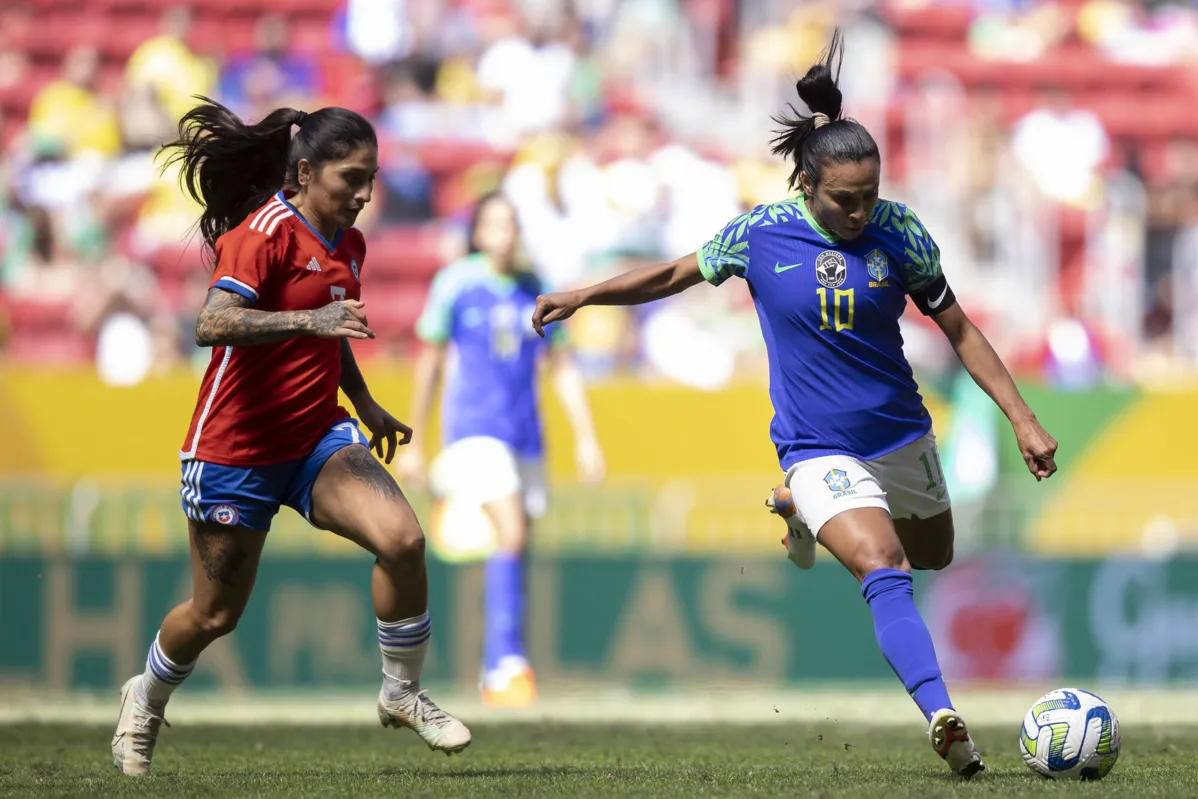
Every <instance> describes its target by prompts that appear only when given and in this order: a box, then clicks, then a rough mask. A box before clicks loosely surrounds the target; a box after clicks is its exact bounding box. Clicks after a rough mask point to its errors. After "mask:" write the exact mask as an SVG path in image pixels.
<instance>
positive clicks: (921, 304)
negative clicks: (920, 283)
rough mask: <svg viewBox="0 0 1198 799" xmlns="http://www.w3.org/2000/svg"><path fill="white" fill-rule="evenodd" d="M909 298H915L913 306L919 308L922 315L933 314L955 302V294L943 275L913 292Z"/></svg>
mask: <svg viewBox="0 0 1198 799" xmlns="http://www.w3.org/2000/svg"><path fill="white" fill-rule="evenodd" d="M911 299H913V300H915V307H917V308H919V311H920V313H922V314H923V315H924V316H935V315H936V314H938V313H940V312H941V311H944V310H946V309H948V308H951V307H953V305H955V304H956V303H957V295H956V294H953V289H952V286H950V285H949V284H948V280H947V279H946V278H945V277H944V275H940V277H938V278H936V279H935V280H933V281H932V282H931V283H929V284H928V285H926V286H924V287H923V288H922V289H920V290H919V291H916V292H913V293H912V294H911Z"/></svg>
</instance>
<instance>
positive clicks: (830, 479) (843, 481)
mask: <svg viewBox="0 0 1198 799" xmlns="http://www.w3.org/2000/svg"><path fill="white" fill-rule="evenodd" d="M824 482H825V483H826V484H827V485H828V490H829V491H846V490H848V487H849V486H851V485H852V484H853V483H852V481H851V480H849V475H848V473H847V472H845V471H844V470H843V469H829V470H828V473H827V474H825V475H824Z"/></svg>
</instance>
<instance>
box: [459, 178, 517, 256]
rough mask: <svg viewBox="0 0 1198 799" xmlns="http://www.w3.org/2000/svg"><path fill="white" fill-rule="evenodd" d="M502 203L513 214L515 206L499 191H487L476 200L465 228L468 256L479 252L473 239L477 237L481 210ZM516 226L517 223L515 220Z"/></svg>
mask: <svg viewBox="0 0 1198 799" xmlns="http://www.w3.org/2000/svg"><path fill="white" fill-rule="evenodd" d="M496 201H498V202H502V203H504V204H506V205H507V207H508V208H511V209H512V212H513V213H515V211H516V206H515V204H514V203H512V201H511V200H509V199H508V198H507V197H506V196H505V195H504V194H503V192H501V191H489V192H487V193H486V194H484V195H483V196H481V197H479V198H478V202H476V203H475V204H474V211H473V213H471V214H470V226H469V227H468V228H466V252H467V253H469V254H470V255H474V254H475V253H478V252H481V250H479V248H478V245H477V244H475V243H474V237H475V236H476V235H478V224H479V222H481V221H482V218H483V209H484V208H486V207H487V206H488V205H490V204H491V203H493V202H496ZM517 224H519V221H518V220H517Z"/></svg>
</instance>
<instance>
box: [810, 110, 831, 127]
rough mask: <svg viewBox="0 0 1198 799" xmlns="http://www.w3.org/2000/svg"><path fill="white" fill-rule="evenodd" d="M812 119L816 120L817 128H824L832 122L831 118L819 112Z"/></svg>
mask: <svg viewBox="0 0 1198 799" xmlns="http://www.w3.org/2000/svg"><path fill="white" fill-rule="evenodd" d="M811 118H812V119H813V120H815V127H817V128H822V127H823V126H824V125H827V124H828V123H829V122H831V121H832V118H831V117H829V116H828V115H827V114H823V113H820V112H819V111H816V112H815V113H814V114H812V115H811Z"/></svg>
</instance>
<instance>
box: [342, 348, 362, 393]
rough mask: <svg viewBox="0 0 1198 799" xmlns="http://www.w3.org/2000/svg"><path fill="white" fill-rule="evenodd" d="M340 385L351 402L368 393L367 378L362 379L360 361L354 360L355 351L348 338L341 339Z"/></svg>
mask: <svg viewBox="0 0 1198 799" xmlns="http://www.w3.org/2000/svg"><path fill="white" fill-rule="evenodd" d="M340 385H341V390H342V391H344V392H345V396H347V397H349V398H350V399H351V400H352V399H354V398H355V397H358V396H360V395H361V394H363V393H365V391H366V378H364V377H362V370H361V369H359V368H358V361H357V359H355V358H354V351H353V349H351V348H350V346H349V339H347V338H343V339H341V384H340Z"/></svg>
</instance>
